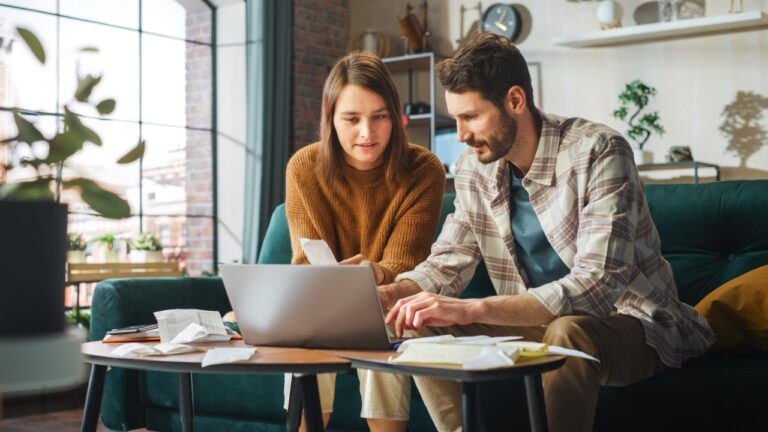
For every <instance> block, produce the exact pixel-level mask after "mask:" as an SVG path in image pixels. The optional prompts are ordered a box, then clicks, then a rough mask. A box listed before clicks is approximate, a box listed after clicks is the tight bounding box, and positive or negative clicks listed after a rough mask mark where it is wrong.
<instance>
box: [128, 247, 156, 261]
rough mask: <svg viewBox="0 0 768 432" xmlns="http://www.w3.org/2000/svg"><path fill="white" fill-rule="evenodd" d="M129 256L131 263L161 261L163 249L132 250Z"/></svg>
mask: <svg viewBox="0 0 768 432" xmlns="http://www.w3.org/2000/svg"><path fill="white" fill-rule="evenodd" d="M129 256H130V259H131V262H132V263H156V262H163V251H146V250H132V251H131V253H130V255H129Z"/></svg>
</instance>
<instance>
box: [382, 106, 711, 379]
mask: <svg viewBox="0 0 768 432" xmlns="http://www.w3.org/2000/svg"><path fill="white" fill-rule="evenodd" d="M539 114H540V116H541V119H542V128H541V138H540V139H539V145H538V149H537V150H536V155H535V157H534V160H533V164H532V165H531V169H530V171H529V172H528V173H527V174H526V176H525V178H524V179H523V187H524V188H525V189H526V190H527V191H528V194H529V195H530V200H531V205H532V206H533V209H534V211H535V212H536V215H537V216H538V218H539V221H540V223H541V226H542V228H543V230H544V233H545V235H546V237H547V239H548V240H549V242H550V244H551V245H552V247H553V249H554V250H555V252H557V254H558V255H559V256H560V258H561V259H562V260H563V262H564V263H565V265H566V266H568V268H569V269H570V273H569V274H568V275H566V276H565V277H563V278H561V279H559V280H556V281H553V282H550V283H547V284H544V285H542V286H539V287H535V288H534V287H531V288H529V287H528V286H527V285H528V283H527V282H528V280H527V276H526V274H525V271H524V269H523V268H522V267H521V266H520V264H519V262H518V260H517V257H516V256H515V239H514V237H513V235H512V229H511V223H510V214H511V213H510V198H509V195H510V191H509V169H510V168H509V164H508V163H507V162H506V161H505V160H504V159H501V160H499V161H498V162H496V163H492V164H487V165H485V164H482V163H480V162H479V161H478V160H477V157H476V156H475V155H474V154H473V153H472V152H471V151H467V152H465V153H464V155H463V156H462V157H461V159H460V160H459V162H458V163H457V170H456V175H455V180H454V183H455V187H456V201H455V207H456V210H455V212H454V213H453V214H452V215H449V216H448V218H447V219H446V222H445V224H444V225H443V230H442V232H441V233H440V236H439V238H438V239H437V242H436V243H435V244H434V245H433V246H432V251H431V254H430V256H429V258H427V260H426V261H424V262H423V263H421V264H420V265H418V266H417V267H416V268H415V269H414V270H413V271H410V272H407V273H403V274H400V275H399V276H398V277H397V278H396V280H403V279H410V280H413V281H414V282H416V283H417V284H418V285H419V286H420V287H421V289H422V290H424V291H430V292H435V293H438V294H443V295H447V296H458V295H459V294H460V293H461V291H462V290H463V289H464V288H465V287H466V286H467V284H468V283H469V281H470V280H471V278H472V275H473V274H474V272H475V268H476V267H477V264H478V262H479V260H480V259H481V258H482V259H483V260H484V261H485V265H486V267H487V268H488V275H489V276H490V279H491V281H492V282H493V285H494V288H495V289H496V292H497V293H498V294H499V295H510V294H521V293H524V292H526V291H527V292H529V293H531V294H532V295H533V296H534V297H535V298H537V299H538V300H539V301H541V303H542V304H543V305H544V306H545V307H546V308H547V309H548V310H549V311H550V312H551V313H552V314H554V315H558V316H564V315H592V316H596V317H605V316H607V315H608V314H609V313H611V312H618V313H620V314H625V315H630V316H633V317H635V318H637V319H639V320H640V322H641V323H642V324H643V327H644V329H645V338H646V342H647V343H648V345H650V346H651V347H653V348H655V349H656V351H657V352H658V353H659V356H660V358H661V360H662V361H663V362H664V363H665V364H667V365H669V366H672V367H680V365H681V363H682V362H683V361H684V360H686V359H688V358H691V357H694V356H697V355H699V354H702V353H704V352H705V351H706V350H707V349H708V348H709V346H710V345H711V344H712V343H713V342H714V335H713V333H712V331H711V329H710V328H709V325H708V324H707V322H706V321H705V320H704V318H703V317H701V316H700V315H699V314H698V313H697V312H696V311H695V310H694V309H693V308H692V307H690V306H688V305H686V304H684V303H682V302H681V301H680V300H679V299H678V296H677V288H676V286H675V281H674V279H673V277H672V268H671V266H670V265H669V263H668V262H667V261H666V260H665V259H664V258H663V257H662V256H661V251H660V244H661V242H660V240H659V235H658V232H657V231H656V227H655V225H654V224H653V220H652V219H651V214H650V211H649V209H648V204H647V202H646V201H645V194H644V192H643V186H642V183H641V182H640V179H639V175H638V172H637V168H636V167H635V164H634V161H633V157H632V150H631V148H630V147H629V145H628V144H627V142H626V140H625V139H624V138H623V137H622V136H621V135H620V134H619V133H617V132H616V131H614V130H612V129H610V128H608V127H607V126H604V125H600V124H596V123H592V122H589V121H586V120H583V119H578V118H569V119H566V118H562V117H557V116H553V115H549V114H545V113H541V112H540V113H539Z"/></svg>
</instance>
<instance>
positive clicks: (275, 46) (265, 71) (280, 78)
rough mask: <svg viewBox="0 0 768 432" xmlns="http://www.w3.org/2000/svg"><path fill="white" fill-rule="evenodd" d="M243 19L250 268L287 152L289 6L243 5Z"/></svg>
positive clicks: (273, 2)
mask: <svg viewBox="0 0 768 432" xmlns="http://www.w3.org/2000/svg"><path fill="white" fill-rule="evenodd" d="M246 13H247V23H246V33H247V34H246V36H247V41H248V42H247V48H246V74H247V76H246V92H247V96H246V110H247V125H246V161H245V164H246V165H245V176H246V178H245V206H244V211H245V215H244V225H243V263H254V262H256V260H257V259H258V254H259V248H260V242H261V240H262V239H263V238H264V234H265V233H266V230H267V225H268V224H269V218H270V216H271V214H272V211H273V210H274V209H275V207H277V205H278V204H280V203H281V202H282V201H283V200H284V199H285V167H286V165H287V163H288V157H289V155H290V148H291V143H290V138H291V115H290V114H291V113H290V108H291V107H290V102H291V75H292V74H291V51H292V35H291V34H292V27H293V26H292V20H291V13H292V2H291V1H285V0H248V1H247V4H246Z"/></svg>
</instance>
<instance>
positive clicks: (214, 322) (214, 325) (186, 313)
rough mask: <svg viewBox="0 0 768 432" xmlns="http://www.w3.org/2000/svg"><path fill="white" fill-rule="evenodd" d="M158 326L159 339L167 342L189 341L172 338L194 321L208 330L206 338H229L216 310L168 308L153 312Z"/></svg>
mask: <svg viewBox="0 0 768 432" xmlns="http://www.w3.org/2000/svg"><path fill="white" fill-rule="evenodd" d="M155 318H156V319H157V324H158V327H159V328H160V341H161V342H163V343H168V342H171V341H175V342H177V343H185V342H191V340H187V339H185V340H184V341H183V342H181V341H177V340H175V339H174V338H175V337H176V336H177V335H179V333H181V332H182V331H184V330H186V329H187V328H188V327H189V325H190V324H192V323H195V324H197V325H199V326H201V327H203V328H205V330H206V331H207V332H208V335H209V336H208V339H207V340H212V339H213V338H212V336H217V337H218V339H223V340H229V336H227V328H226V327H224V321H222V319H221V314H220V313H219V312H218V311H205V310H199V309H168V310H164V311H159V312H155Z"/></svg>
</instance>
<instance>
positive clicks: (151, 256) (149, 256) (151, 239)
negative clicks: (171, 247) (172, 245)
mask: <svg viewBox="0 0 768 432" xmlns="http://www.w3.org/2000/svg"><path fill="white" fill-rule="evenodd" d="M130 245H131V253H130V257H131V262H133V263H143V262H148V263H151V262H163V247H162V246H161V245H160V241H159V240H158V239H157V236H155V235H154V234H152V233H141V234H139V236H138V237H136V238H135V239H133V240H131V243H130Z"/></svg>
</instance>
